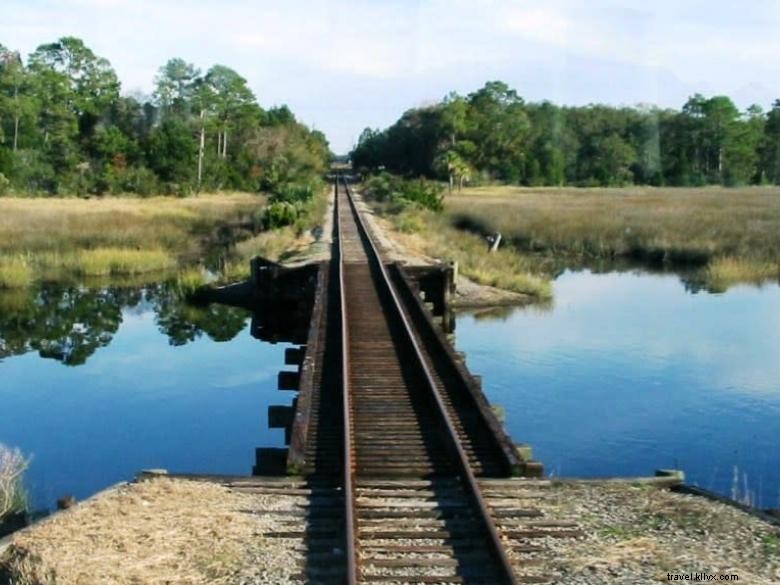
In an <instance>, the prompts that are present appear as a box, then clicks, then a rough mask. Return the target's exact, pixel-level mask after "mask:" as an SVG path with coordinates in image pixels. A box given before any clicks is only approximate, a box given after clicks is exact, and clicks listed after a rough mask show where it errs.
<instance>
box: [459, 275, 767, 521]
mask: <svg viewBox="0 0 780 585" xmlns="http://www.w3.org/2000/svg"><path fill="white" fill-rule="evenodd" d="M693 290H698V291H699V294H690V293H691V292H692V291H693ZM457 331H458V333H457V345H458V348H459V349H461V350H463V351H465V352H466V354H467V356H468V363H469V367H470V368H471V369H472V371H474V372H475V373H479V374H482V375H483V378H484V388H485V390H486V392H487V393H488V396H489V398H490V399H491V401H492V402H494V403H496V404H500V405H502V406H504V407H505V409H506V414H507V426H508V428H509V431H510V433H511V434H512V436H513V437H514V438H515V439H516V440H518V441H528V442H530V443H532V444H533V446H534V447H535V451H536V455H537V457H538V458H539V459H540V460H542V461H543V462H544V463H545V464H546V466H547V468H548V470H549V471H551V472H552V473H554V474H556V475H584V476H605V475H639V474H648V473H652V472H653V470H654V469H656V468H659V467H676V466H680V467H682V468H683V469H685V471H686V472H687V473H688V476H689V479H690V480H691V481H693V482H695V483H698V484H699V485H701V486H703V487H706V488H710V489H716V490H718V491H720V492H722V493H725V494H731V490H732V487H733V483H734V480H733V478H734V469H735V468H736V469H737V471H738V475H739V477H740V481H739V483H740V486H739V492H740V495H742V496H745V495H747V496H749V497H750V498H752V499H753V500H754V501H755V502H756V503H758V504H761V505H763V506H764V507H770V506H773V507H778V506H780V450H779V449H778V442H777V437H778V436H780V381H779V380H780V287H778V286H777V285H766V286H764V287H763V288H756V287H752V286H738V287H734V288H733V289H731V290H729V291H728V292H727V293H724V294H707V293H705V292H703V291H701V289H695V288H692V287H691V286H690V285H689V282H688V281H686V280H683V281H681V280H680V279H679V278H678V277H677V276H675V275H669V274H649V273H640V272H629V273H619V272H605V273H603V274H595V273H593V272H590V271H581V272H572V271H568V272H565V273H564V274H562V275H561V276H560V277H559V278H558V279H557V281H556V283H555V304H554V307H552V308H549V309H546V310H544V311H538V310H534V309H531V310H529V309H518V310H515V311H513V312H512V313H510V314H506V313H503V314H501V317H500V318H499V319H492V320H486V319H484V318H476V317H475V316H472V315H461V316H459V318H458V327H457ZM745 475H747V484H748V490H747V491H748V492H749V493H748V494H744V492H745V488H744V484H745V481H744V476H745Z"/></svg>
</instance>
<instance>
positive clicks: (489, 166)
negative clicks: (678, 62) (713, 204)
mask: <svg viewBox="0 0 780 585" xmlns="http://www.w3.org/2000/svg"><path fill="white" fill-rule="evenodd" d="M351 157H352V161H353V164H354V165H355V166H356V168H358V169H363V170H367V171H374V170H378V169H386V170H388V171H391V172H394V173H398V174H401V175H405V176H425V177H429V178H440V179H447V180H449V182H450V187H451V188H452V187H453V186H455V185H462V184H463V183H464V182H469V181H470V182H475V181H490V180H499V181H504V182H507V183H512V184H521V185H529V186H542V185H550V186H560V185H578V186H619V185H628V184H638V185H675V186H696V185H710V184H718V185H744V184H780V100H778V101H776V102H775V104H774V106H773V107H772V108H771V110H769V111H768V112H764V111H763V110H762V109H761V108H760V107H759V106H755V105H754V106H751V107H750V108H748V109H747V110H746V111H744V112H741V111H740V110H739V109H738V108H737V107H736V106H735V104H734V102H733V101H732V100H731V99H730V98H728V97H725V96H714V97H710V98H707V97H704V96H702V95H699V94H697V95H694V96H693V97H691V98H690V99H689V100H688V101H687V102H686V103H685V105H683V107H682V109H681V110H679V111H678V110H674V109H664V108H658V107H654V106H638V107H611V106H606V105H588V106H584V107H563V106H558V105H555V104H552V103H550V102H548V101H544V102H541V103H528V102H526V101H525V100H523V98H522V97H520V96H519V95H518V93H517V92H516V91H515V90H514V89H512V88H510V87H509V86H508V85H507V84H505V83H503V82H500V81H492V82H489V83H487V84H485V86H484V87H483V88H481V89H479V90H478V91H476V92H474V93H471V94H469V95H467V96H461V95H458V94H456V93H452V94H450V95H448V96H447V97H446V98H445V99H444V100H443V101H441V102H440V103H438V104H435V105H433V106H426V107H421V108H415V109H411V110H409V111H407V112H406V113H405V114H403V116H401V118H400V119H399V120H398V121H397V122H396V123H395V124H393V125H392V126H390V127H389V128H387V129H385V130H381V131H380V130H374V129H371V128H366V129H365V130H364V131H363V133H362V134H361V136H360V139H359V141H358V144H357V146H356V147H355V148H354V150H353V151H352V153H351Z"/></svg>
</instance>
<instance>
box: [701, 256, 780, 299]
mask: <svg viewBox="0 0 780 585" xmlns="http://www.w3.org/2000/svg"><path fill="white" fill-rule="evenodd" d="M778 278H780V265H778V264H777V263H774V262H767V261H762V260H753V259H745V258H733V257H720V258H715V259H714V260H712V262H710V263H709V265H708V266H707V270H706V281H707V284H708V285H709V287H710V288H711V289H712V290H713V291H716V292H725V291H726V290H728V289H729V287H731V286H733V285H735V284H739V283H752V284H761V283H763V282H767V281H770V280H775V281H776V280H777V279H778Z"/></svg>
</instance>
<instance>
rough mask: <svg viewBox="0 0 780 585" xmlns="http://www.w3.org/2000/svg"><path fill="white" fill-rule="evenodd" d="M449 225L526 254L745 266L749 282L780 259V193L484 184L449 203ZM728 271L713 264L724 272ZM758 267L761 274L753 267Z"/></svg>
mask: <svg viewBox="0 0 780 585" xmlns="http://www.w3.org/2000/svg"><path fill="white" fill-rule="evenodd" d="M446 215H447V217H448V218H449V220H450V222H451V223H453V224H455V225H458V226H460V227H462V228H467V229H471V230H473V231H476V232H479V233H483V234H485V233H493V232H501V233H502V234H503V236H504V237H505V238H507V240H508V242H509V243H511V244H512V245H514V246H515V247H516V248H517V249H519V250H522V251H533V252H542V253H547V254H551V255H554V256H576V257H585V258H611V257H624V256H625V257H633V258H637V259H642V260H652V261H666V262H669V263H671V264H673V265H674V264H685V263H696V264H700V265H701V264H706V263H708V262H710V261H711V260H714V259H717V258H730V259H733V260H734V261H739V262H740V267H739V270H735V269H733V268H734V267H733V266H732V267H731V268H732V269H731V270H730V271H729V272H730V273H731V275H732V276H738V277H739V278H740V279H744V280H746V281H756V280H760V279H761V278H763V277H765V276H767V275H771V274H772V272H774V276H773V278H776V273H777V270H774V271H772V270H771V269H770V270H767V266H775V267H777V265H778V262H779V261H780V188H776V187H752V188H743V189H725V188H719V187H707V188H700V189H672V188H652V187H634V188H626V189H574V188H560V189H556V188H545V189H531V188H519V187H480V188H472V189H465V190H464V191H463V192H462V193H456V194H453V195H452V196H450V197H448V198H447V201H446ZM723 268H724V267H720V268H719V267H715V271H718V270H720V271H722V270H723ZM751 268H755V269H756V271H753V270H751Z"/></svg>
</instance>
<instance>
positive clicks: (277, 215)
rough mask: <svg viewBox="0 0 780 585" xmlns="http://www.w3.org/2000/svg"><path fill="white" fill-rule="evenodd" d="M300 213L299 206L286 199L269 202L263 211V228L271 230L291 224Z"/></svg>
mask: <svg viewBox="0 0 780 585" xmlns="http://www.w3.org/2000/svg"><path fill="white" fill-rule="evenodd" d="M300 214H301V206H300V205H299V204H296V203H289V202H287V201H277V202H275V203H271V204H270V205H269V206H268V207H267V208H266V209H265V211H264V213H263V228H265V229H267V230H272V229H276V228H280V227H285V226H288V225H292V224H294V223H295V222H296V220H297V219H298V217H299V215H300Z"/></svg>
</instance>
